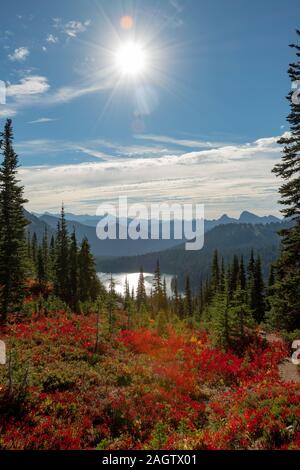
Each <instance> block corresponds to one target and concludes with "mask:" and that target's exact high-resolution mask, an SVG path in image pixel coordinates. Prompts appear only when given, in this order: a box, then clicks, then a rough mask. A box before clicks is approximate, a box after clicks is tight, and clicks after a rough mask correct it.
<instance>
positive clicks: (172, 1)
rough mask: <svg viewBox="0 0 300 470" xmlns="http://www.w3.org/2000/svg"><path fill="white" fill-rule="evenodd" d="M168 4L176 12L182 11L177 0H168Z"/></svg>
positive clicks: (180, 4)
mask: <svg viewBox="0 0 300 470" xmlns="http://www.w3.org/2000/svg"><path fill="white" fill-rule="evenodd" d="M169 2H170V5H171V6H172V7H173V8H175V10H176V12H177V13H181V12H182V11H183V5H182V3H181V2H180V1H179V0H169Z"/></svg>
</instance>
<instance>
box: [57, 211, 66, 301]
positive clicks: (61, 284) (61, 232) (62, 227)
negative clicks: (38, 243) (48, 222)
mask: <svg viewBox="0 0 300 470" xmlns="http://www.w3.org/2000/svg"><path fill="white" fill-rule="evenodd" d="M69 243H70V240H69V235H68V230H67V224H66V219H65V211H64V206H62V209H61V218H60V221H59V223H58V227H57V237H56V262H55V281H54V283H55V285H54V288H55V293H56V295H57V296H58V297H60V298H61V299H62V300H63V301H64V302H67V303H69V301H70V276H69V274H70V269H69Z"/></svg>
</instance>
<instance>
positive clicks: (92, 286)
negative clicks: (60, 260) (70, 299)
mask: <svg viewBox="0 0 300 470" xmlns="http://www.w3.org/2000/svg"><path fill="white" fill-rule="evenodd" d="M78 264H79V300H80V301H81V302H88V301H92V302H94V301H95V300H96V299H97V297H98V295H99V293H100V290H101V285H100V281H99V279H98V277H97V273H96V268H95V261H94V258H93V256H92V254H91V249H90V244H89V242H88V240H87V238H84V239H83V240H82V242H81V247H80V251H79V257H78Z"/></svg>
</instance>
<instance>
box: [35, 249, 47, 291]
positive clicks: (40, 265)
mask: <svg viewBox="0 0 300 470" xmlns="http://www.w3.org/2000/svg"><path fill="white" fill-rule="evenodd" d="M37 281H38V283H39V288H40V289H41V290H43V289H44V288H45V284H46V282H47V274H46V266H45V259H44V254H43V249H42V246H39V248H38V254H37Z"/></svg>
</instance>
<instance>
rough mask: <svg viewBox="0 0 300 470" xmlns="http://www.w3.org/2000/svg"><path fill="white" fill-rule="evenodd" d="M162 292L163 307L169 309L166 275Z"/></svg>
mask: <svg viewBox="0 0 300 470" xmlns="http://www.w3.org/2000/svg"><path fill="white" fill-rule="evenodd" d="M162 294H163V308H164V309H165V310H167V309H168V292H167V281H166V278H165V277H164V280H163V289H162Z"/></svg>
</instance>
